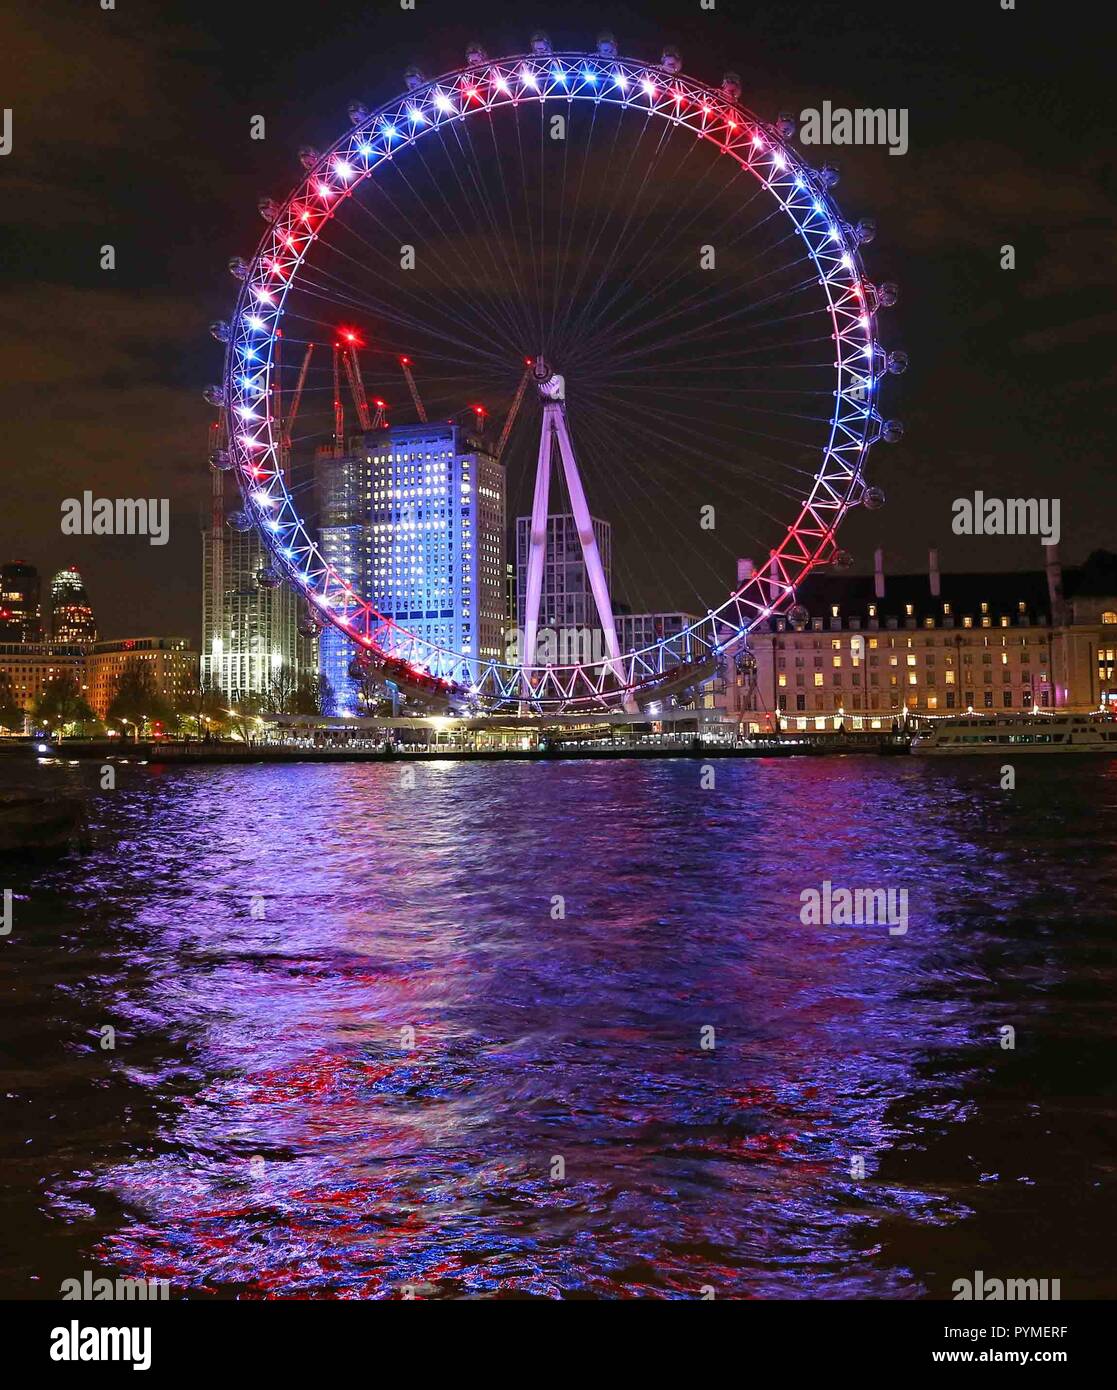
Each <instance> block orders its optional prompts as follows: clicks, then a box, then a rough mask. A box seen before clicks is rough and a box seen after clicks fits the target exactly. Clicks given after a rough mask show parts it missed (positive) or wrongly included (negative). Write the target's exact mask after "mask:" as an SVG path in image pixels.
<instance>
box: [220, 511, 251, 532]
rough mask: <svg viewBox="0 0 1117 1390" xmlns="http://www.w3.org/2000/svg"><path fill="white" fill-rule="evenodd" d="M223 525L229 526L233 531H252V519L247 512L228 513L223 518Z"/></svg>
mask: <svg viewBox="0 0 1117 1390" xmlns="http://www.w3.org/2000/svg"><path fill="white" fill-rule="evenodd" d="M225 523H226V525H228V526H231V527H232V528H233V530H234V531H251V530H252V518H251V517H250V516H249V515H248V513H247V512H243V511H239V510H238V511H235V512H230V513H229V515H228V516H227V517H226V518H225Z"/></svg>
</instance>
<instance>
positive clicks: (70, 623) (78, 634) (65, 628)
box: [50, 565, 97, 642]
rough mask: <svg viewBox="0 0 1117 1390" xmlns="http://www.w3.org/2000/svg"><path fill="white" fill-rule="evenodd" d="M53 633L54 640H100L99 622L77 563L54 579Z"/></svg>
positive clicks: (52, 588) (52, 600) (51, 597)
mask: <svg viewBox="0 0 1117 1390" xmlns="http://www.w3.org/2000/svg"><path fill="white" fill-rule="evenodd" d="M50 636H51V641H53V642H96V640H97V623H96V620H95V619H94V616H93V608H92V606H91V604H90V602H89V599H88V598H87V596H86V592H85V583H84V581H83V580H82V577H81V575H80V574H79V573H78V570H77V566H76V565H68V566H67V567H66V568H65V569H61V570H59V571H58V573H57V574H56V575H55V576H54V578H53V579H52V580H51V581H50Z"/></svg>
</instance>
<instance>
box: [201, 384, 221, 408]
mask: <svg viewBox="0 0 1117 1390" xmlns="http://www.w3.org/2000/svg"><path fill="white" fill-rule="evenodd" d="M202 395H203V396H204V397H205V399H206V400H207V401H208V402H209V403H210V405H216V406H222V407H223V406H224V405H225V404H226V401H225V388H224V387H223V386H207V387H206V389H205V390H204V391H203V392H202Z"/></svg>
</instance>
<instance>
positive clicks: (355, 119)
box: [345, 101, 371, 125]
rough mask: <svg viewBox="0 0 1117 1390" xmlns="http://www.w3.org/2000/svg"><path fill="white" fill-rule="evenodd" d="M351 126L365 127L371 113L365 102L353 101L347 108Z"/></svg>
mask: <svg viewBox="0 0 1117 1390" xmlns="http://www.w3.org/2000/svg"><path fill="white" fill-rule="evenodd" d="M345 110H346V113H347V114H348V116H349V122H350V124H351V125H364V123H365V121H367V120H368V118H369V116H370V115H371V112H370V111H369V109H368V107H367V106H366V105H365V104H364V102H363V101H351V102H350V103H349V105H348V106H347V107H346V108H345Z"/></svg>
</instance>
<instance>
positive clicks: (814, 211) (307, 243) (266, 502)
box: [221, 51, 898, 709]
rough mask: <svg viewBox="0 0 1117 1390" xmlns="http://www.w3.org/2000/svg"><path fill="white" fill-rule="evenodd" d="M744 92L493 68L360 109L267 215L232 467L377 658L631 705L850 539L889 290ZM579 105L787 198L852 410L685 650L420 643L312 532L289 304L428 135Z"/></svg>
mask: <svg viewBox="0 0 1117 1390" xmlns="http://www.w3.org/2000/svg"><path fill="white" fill-rule="evenodd" d="M471 56H476V55H471ZM664 57H665V61H666V60H667V55H666V54H665V55H664ZM673 66H674V65H673ZM728 84H729V80H728V79H727V81H726V83H723V87H722V89H720V90H719V89H715V88H713V87H710V86H708V85H706V84H705V83H702V82H699V81H697V80H695V79H693V78H689V77H686V76H684V75H683V74H682V72H681V71H675V70H673V67H672V68H671V69H669V68H668V67H664V66H657V65H654V64H650V63H645V62H639V61H637V60H634V59H629V58H622V57H619V56H614V55H613V54H612V53H611V52H600V51H599V52H598V53H596V54H588V53H582V52H573V51H567V52H560V53H552V52H550V51H545V52H539V51H537V52H533V53H530V54H519V55H513V56H511V57H507V58H502V59H489V58H487V57H486V58H484V59H483V60H481V61H477V62H472V63H470V64H469V65H468V66H466V67H464V68H459V69H454V70H452V71H450V72H447V73H444V74H443V75H442V76H441V77H438V78H435V79H433V80H430V81H424V80H421V79H415V80H413V82H412V84H411V89H410V90H409V92H408V94H407V95H406V96H402V97H397V98H394V99H393V100H391V101H388V102H385V103H384V104H383V105H381V106H380V107H378V108H377V109H376V110H374V111H366V110H365V109H364V108H363V107H360V106H358V105H356V104H355V105H354V107H352V108H351V121H352V123H353V124H352V129H351V130H350V131H348V132H347V133H346V134H344V135H342V136H341V137H340V138H339V139H338V140H337V141H335V143H334V144H333V145H332V146H331V147H330V148H329V149H328V150H326V151H325V152H324V153H322V154H314V152H310V151H305V152H304V153H303V162H304V166H305V167H306V169H307V178H306V179H305V180H304V181H303V182H302V183H301V184H300V185H299V186H298V187H297V188H296V190H295V191H294V192H293V193H292V194H291V196H290V197H288V198H287V200H286V201H285V202H284V203H283V204H282V205H279V206H276V205H274V204H273V205H271V206H269V207H267V209H266V211H265V207H264V206H262V208H261V210H262V211H264V215H265V216H266V217H267V218H268V220H269V227H268V230H267V231H266V232H265V234H264V236H263V238H262V239H261V242H260V245H259V247H258V248H257V251H256V254H255V256H254V257H253V259H252V261H251V262H249V263H247V264H245V263H244V262H241V261H236V260H234V261H233V262H231V263H230V265H231V268H232V269H233V270H234V273H236V274H238V276H239V277H240V278H241V279H242V280H243V282H244V283H243V286H242V289H241V292H240V295H239V296H238V300H237V306H236V314H235V318H234V320H233V323H232V325H231V326H230V328H229V331H228V338H227V342H228V346H227V351H226V357H225V374H224V384H223V388H222V393H221V403H222V405H223V406H224V408H225V410H226V419H227V423H228V442H229V456H230V460H231V465H232V467H233V468H234V469H235V472H236V476H237V482H238V485H239V487H240V490H241V493H242V495H243V498H244V503H245V516H246V518H247V519H248V520H249V521H250V522H251V523H252V524H255V525H256V526H257V527H258V528H259V529H260V531H261V533H262V534H263V536H264V538H265V540H266V542H267V544H268V547H269V549H270V551H271V553H272V554H273V556H274V557H275V558H276V560H277V561H278V563H279V565H280V567H281V568H282V570H283V572H284V573H285V574H286V575H287V577H288V578H289V579H290V580H291V581H292V582H293V583H294V584H295V585H297V587H298V588H299V589H300V590H301V591H302V592H303V593H304V594H305V595H306V597H307V599H308V601H309V602H310V603H311V604H313V605H314V610H316V611H317V612H318V613H319V614H320V615H321V617H322V619H323V620H328V621H329V622H332V623H333V624H334V625H335V626H336V627H338V628H339V629H340V630H341V631H342V632H343V633H344V634H345V635H346V636H347V637H349V638H350V639H351V640H352V641H353V642H354V643H356V644H357V645H358V646H360V647H363V648H365V649H366V650H367V651H368V652H370V653H371V654H373V655H374V656H375V657H380V658H382V659H384V660H386V661H389V662H395V663H402V664H403V665H404V666H405V667H407V668H409V669H410V670H412V671H413V672H415V673H416V674H421V675H422V676H427V677H431V678H433V680H434V681H435V682H436V683H438V684H439V685H440V686H444V687H445V688H446V689H447V690H448V691H450V692H456V693H458V694H463V695H467V696H470V697H473V698H475V699H476V701H477V702H478V703H481V704H484V703H486V702H488V703H492V702H495V703H506V702H508V701H511V700H516V701H519V700H522V698H523V694H524V691H525V689H528V690H530V691H531V703H532V704H533V705H535V706H537V707H539V708H541V709H542V708H556V707H558V708H566V707H579V706H598V707H600V706H602V705H609V704H616V703H620V702H622V701H626V700H627V701H629V702H631V700H632V698H633V695H634V694H637V695H639V694H640V692H648V691H651V692H654V691H655V690H656V689H658V688H659V687H660V686H662V685H664V684H665V683H666V680H667V679H669V678H670V677H671V676H672V675H673V674H674V673H675V672H677V671H681V672H683V674H684V676H685V674H686V671H687V670H688V669H690V668H693V669H694V670H695V671H699V670H701V669H703V668H704V667H705V666H707V665H708V664H710V663H711V662H716V661H717V660H719V659H721V658H722V657H724V656H725V655H726V654H727V653H729V652H731V651H732V650H734V649H735V648H737V647H739V646H740V645H741V644H742V643H744V642H745V640H746V639H747V637H748V634H749V633H750V632H751V631H752V630H753V629H754V628H755V627H757V626H758V625H759V624H761V623H765V622H767V621H768V619H769V618H771V617H773V616H775V615H776V614H778V613H781V612H783V611H785V610H786V609H787V608H788V607H789V606H790V605H791V604H792V603H793V601H794V596H795V591H796V588H797V586H798V585H799V584H800V583H801V582H802V580H803V579H804V578H805V577H806V575H807V574H809V573H810V571H811V570H812V569H813V568H814V567H815V566H816V565H818V564H820V563H823V562H826V561H828V560H832V559H833V558H834V557H835V556H839V555H840V554H841V552H838V551H837V550H836V545H835V532H836V530H837V527H838V525H839V524H840V522H841V520H842V518H843V517H844V515H845V513H846V512H847V511H848V510H849V508H850V507H851V506H853V505H855V504H856V503H857V502H859V501H861V500H863V499H864V498H865V496H866V495H867V494H868V493H869V492H870V491H875V490H870V489H868V488H867V487H866V485H865V483H864V479H863V468H864V462H865V457H866V455H867V452H868V449H869V447H870V446H871V445H872V444H873V443H874V442H876V440H877V439H878V438H880V437H881V435H882V432H884V433H885V437H887V428H888V427H886V426H885V425H884V422H883V421H882V420H881V418H880V415H879V414H878V412H877V409H876V404H875V402H876V396H877V388H878V383H879V378H880V376H881V374H882V373H883V372H884V371H885V370H886V369H887V367H888V357H887V354H886V353H885V352H884V349H883V348H882V347H881V346H880V345H879V344H878V342H877V340H876V334H875V312H874V311H875V302H874V301H875V292H874V291H873V289H872V287H871V286H870V285H869V282H868V281H867V280H866V278H865V276H864V272H863V269H862V266H861V261H860V257H859V255H858V249H857V248H858V240H859V237H858V233H857V231H856V230H855V229H853V228H851V227H850V226H849V225H848V224H847V223H845V222H844V221H843V220H842V218H841V215H840V213H839V211H838V209H837V207H836V205H835V203H834V200H833V199H832V197H831V196H830V193H829V185H830V182H831V180H830V179H829V178H828V177H827V174H826V171H825V170H823V171H816V170H814V169H812V168H811V167H810V166H808V165H807V164H806V163H804V162H803V161H802V160H801V159H800V158H799V157H798V155H797V154H796V153H795V151H794V150H793V149H791V147H790V146H789V145H788V144H787V142H786V140H785V139H784V137H783V135H782V134H781V133H780V131H779V130H778V129H777V128H776V127H775V126H773V125H772V124H770V123H766V122H763V121H761V120H760V119H759V118H758V117H756V116H754V115H753V114H752V113H751V112H749V111H748V110H747V109H745V108H744V107H742V106H741V105H740V103H739V100H738V97H739V90H733V89H732V88H729V90H728V91H727V87H728ZM574 100H586V101H593V102H598V103H600V102H605V103H608V104H611V105H614V106H618V107H623V108H625V109H633V110H637V111H640V112H643V113H645V114H649V115H656V116H659V117H660V118H662V119H665V120H668V121H670V122H671V123H673V124H674V125H676V126H680V127H686V128H688V129H690V130H692V131H693V132H694V134H695V135H696V136H698V137H699V138H701V139H704V140H707V141H709V142H711V143H712V144H713V145H714V146H715V147H716V148H717V149H718V150H719V151H720V152H721V153H724V154H727V155H729V156H730V157H731V158H733V159H734V160H735V161H736V162H737V164H738V165H739V166H740V167H741V168H743V169H747V170H748V171H749V172H750V173H751V174H753V175H754V176H755V177H756V178H757V179H758V180H759V182H760V183H761V184H762V185H763V187H764V189H765V190H766V191H767V192H768V193H770V194H771V195H772V196H773V198H774V199H775V200H776V202H777V204H778V205H779V207H780V208H781V210H782V211H783V212H784V213H785V214H786V215H787V216H788V218H789V219H790V220H791V222H792V223H793V224H794V227H795V230H796V232H797V234H798V235H799V236H800V237H801V238H802V240H803V243H804V246H805V249H806V251H807V254H808V255H809V257H810V259H811V261H812V263H813V264H814V266H815V268H816V269H817V271H818V273H819V284H820V286H821V287H822V289H823V292H824V293H825V307H826V309H827V312H828V313H829V316H830V320H831V324H832V338H833V342H834V344H835V356H836V360H835V362H834V371H835V389H834V400H835V405H834V412H833V415H832V416H831V419H830V421H829V436H828V439H827V441H826V444H825V445H824V446H823V447H822V450H821V463H820V466H819V468H818V471H817V473H816V474H815V475H814V478H813V482H812V485H811V488H810V492H809V495H808V496H807V497H806V498H805V499H804V501H803V502H802V504H801V508H800V511H799V514H798V516H797V517H796V519H795V520H794V521H793V522H792V523H791V524H790V525H789V526H788V528H787V532H786V534H785V536H784V538H783V540H782V542H780V544H779V545H778V546H777V547H775V548H774V549H773V550H772V551H771V552H770V554H769V555H768V556H767V557H766V559H765V560H764V561H763V562H762V563H761V564H760V565H759V566H758V567H757V568H756V569H755V570H754V571H753V573H752V574H750V575H749V576H748V577H747V578H746V579H745V580H744V582H743V583H741V584H740V585H739V587H738V588H736V589H735V590H733V591H732V592H731V593H730V594H729V596H728V597H727V598H726V599H725V601H724V602H723V603H722V604H721V605H720V606H719V607H718V608H716V609H710V610H709V611H708V612H707V613H706V614H705V615H704V616H703V617H700V618H698V619H697V620H696V621H695V622H693V623H691V624H690V625H689V626H687V627H686V628H685V629H684V630H683V631H681V632H680V633H678V634H676V635H674V636H672V638H670V639H664V640H661V641H658V642H655V643H652V644H650V645H649V646H646V647H644V648H641V649H639V650H637V651H633V652H627V653H624V654H622V657H621V659H620V661H619V662H618V661H616V660H611V659H609V658H606V659H604V660H600V661H594V662H586V663H571V664H567V665H555V664H538V665H534V666H524V665H519V664H512V663H508V662H499V661H490V662H486V661H484V660H482V659H481V658H480V657H479V656H478V655H476V654H470V653H462V652H457V651H452V650H450V649H448V648H445V647H442V646H439V645H438V644H436V643H433V642H431V641H429V640H428V639H426V638H424V637H422V636H420V635H418V634H416V633H412V632H409V631H408V630H407V629H406V627H404V626H403V625H401V624H399V623H397V622H396V621H395V620H393V619H391V618H389V617H386V616H385V615H383V614H381V613H380V612H379V611H378V610H377V609H376V608H375V607H374V606H373V605H372V604H371V603H370V602H368V601H367V600H365V599H364V598H362V597H361V596H359V595H357V594H355V593H354V592H353V591H352V589H351V587H350V586H349V585H348V583H347V582H346V581H345V580H344V579H342V577H341V576H340V575H339V574H338V573H337V572H336V570H335V569H334V568H333V567H332V566H331V565H330V564H329V563H328V562H327V561H326V560H325V559H324V557H323V556H322V554H321V552H320V550H319V547H318V545H317V543H316V542H315V541H314V540H313V538H312V537H311V536H310V534H309V533H308V531H307V528H306V525H305V523H304V521H303V519H302V517H301V515H300V514H299V511H298V509H297V507H296V505H295V502H294V499H293V498H292V496H291V493H290V491H289V489H288V487H287V483H286V479H285V477H284V470H283V467H282V462H281V458H282V456H281V444H280V439H279V437H278V431H277V429H276V421H275V418H274V417H273V415H272V414H271V411H270V409H265V410H264V411H263V412H262V413H261V411H260V409H259V406H260V402H261V401H271V400H273V399H274V391H275V385H276V382H275V380H274V372H275V363H276V340H277V338H278V337H279V336H280V320H281V317H282V314H283V311H284V305H285V301H286V297H287V294H288V292H289V290H290V289H291V287H292V285H296V284H297V283H298V282H297V273H298V271H299V269H300V268H301V267H302V265H303V263H304V261H305V260H306V259H307V254H308V252H309V250H310V248H311V247H312V246H313V244H314V242H315V241H316V239H317V237H318V235H319V233H320V231H321V230H322V228H323V227H324V226H325V225H326V224H328V223H329V221H330V220H331V219H332V218H333V216H334V215H335V212H336V211H337V209H338V207H340V206H342V205H343V204H344V202H345V200H346V199H347V198H349V197H351V196H352V195H353V193H354V191H355V190H356V189H357V188H358V187H360V185H361V184H362V183H363V182H364V181H365V179H367V178H370V177H372V176H373V175H374V174H375V172H376V170H377V169H379V168H380V167H381V166H382V165H383V164H385V163H386V162H389V161H391V160H392V159H393V158H395V157H396V156H397V155H398V153H399V152H400V151H401V150H403V149H405V148H407V147H408V146H410V145H413V144H414V143H415V142H416V141H417V140H418V139H420V138H421V137H422V136H423V135H426V134H430V133H432V132H434V131H436V130H438V129H440V128H441V127H442V126H444V125H447V124H449V123H452V122H455V121H460V120H464V119H466V118H467V117H468V116H470V115H474V114H476V113H479V112H482V111H487V112H491V111H493V110H497V109H500V108H502V107H507V106H513V107H515V106H518V105H520V104H523V103H527V102H531V101H538V102H539V103H540V104H541V106H542V104H544V103H546V102H548V101H567V102H571V101H574ZM820 307H821V305H820ZM897 428H898V427H897ZM525 682H526V684H525Z"/></svg>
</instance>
